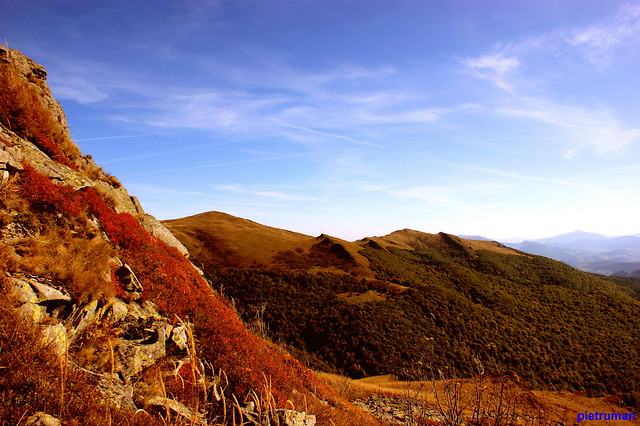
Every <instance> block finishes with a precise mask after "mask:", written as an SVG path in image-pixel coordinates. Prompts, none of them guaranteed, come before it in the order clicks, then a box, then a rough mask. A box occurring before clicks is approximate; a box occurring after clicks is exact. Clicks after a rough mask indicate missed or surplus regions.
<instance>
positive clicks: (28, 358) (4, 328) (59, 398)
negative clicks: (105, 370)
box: [0, 288, 158, 426]
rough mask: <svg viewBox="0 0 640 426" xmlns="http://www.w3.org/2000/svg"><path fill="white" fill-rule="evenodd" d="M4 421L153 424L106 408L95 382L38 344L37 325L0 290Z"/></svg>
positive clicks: (1, 416) (142, 416) (144, 417)
mask: <svg viewBox="0 0 640 426" xmlns="http://www.w3.org/2000/svg"><path fill="white" fill-rule="evenodd" d="M0 371H1V373H0V419H2V420H3V421H4V422H6V423H7V424H20V423H21V422H24V421H25V420H26V418H28V417H29V416H30V415H32V414H34V413H35V412H37V411H44V412H46V413H48V414H51V415H54V416H56V417H58V418H59V419H60V420H61V421H62V422H63V424H65V425H104V424H119V425H140V426H142V425H154V424H158V422H156V421H154V419H152V418H151V417H149V416H148V415H146V414H145V413H136V414H135V415H132V413H126V412H124V411H122V410H119V409H117V408H114V407H109V406H107V405H104V403H103V402H102V400H101V396H100V395H99V394H98V392H97V390H96V387H95V383H94V379H93V378H92V377H91V376H89V375H87V374H86V373H84V372H82V371H80V370H78V369H76V368H72V367H71V366H70V365H69V364H67V362H66V360H65V359H60V358H58V357H57V356H56V355H55V354H54V353H53V352H52V351H51V350H50V348H48V347H47V346H43V345H42V343H41V340H40V332H39V330H38V329H37V327H36V326H34V325H33V324H32V323H30V322H29V321H27V320H25V319H24V318H22V317H20V316H19V315H18V314H17V313H16V310H15V302H14V301H13V299H12V298H11V297H10V295H9V294H8V293H7V292H6V289H3V288H2V289H0Z"/></svg>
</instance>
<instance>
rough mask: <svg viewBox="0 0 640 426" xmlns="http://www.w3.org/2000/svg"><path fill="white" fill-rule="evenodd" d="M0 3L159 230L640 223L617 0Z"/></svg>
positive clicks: (630, 63)
mask: <svg viewBox="0 0 640 426" xmlns="http://www.w3.org/2000/svg"><path fill="white" fill-rule="evenodd" d="M0 4H1V5H2V9H3V13H2V16H0V39H2V40H4V41H5V44H8V46H9V47H10V48H15V49H19V50H20V51H22V52H23V53H24V54H26V55H27V56H29V57H31V58H33V59H34V60H35V61H36V62H38V63H40V64H42V65H43V66H44V67H45V68H46V69H47V71H48V73H49V74H48V83H49V84H50V86H51V88H52V91H53V93H54V96H55V97H56V99H58V100H59V101H60V102H61V103H62V105H63V108H64V110H65V112H66V114H67V117H68V120H69V125H70V130H71V134H72V137H73V138H74V140H75V141H76V142H77V143H78V145H79V146H80V147H81V149H82V151H83V153H85V154H91V155H92V156H93V157H94V159H95V160H96V161H97V162H98V163H99V164H100V165H102V166H103V167H104V168H105V169H106V170H107V171H108V172H110V173H112V174H114V175H115V176H117V177H118V178H119V179H120V180H121V181H122V182H123V184H124V185H125V186H126V188H127V189H128V190H129V191H130V193H131V194H132V195H135V196H137V197H139V199H140V201H141V203H142V205H143V207H144V208H145V209H146V210H147V211H148V212H149V213H151V214H153V215H155V216H156V217H158V218H160V219H173V218H179V217H184V216H189V215H193V214H197V213H201V212H205V211H210V210H216V211H223V212H226V213H229V214H232V215H235V216H240V217H244V218H247V219H250V220H254V221H256V222H260V223H263V224H266V225H269V226H275V227H279V228H284V229H289V230H292V231H297V232H301V233H305V234H308V235H319V234H320V233H325V234H330V235H333V236H335V237H339V238H342V239H346V240H355V239H359V238H363V237H364V236H373V235H384V234H388V233H390V232H393V231H395V230H398V229H403V228H411V229H416V230H419V231H423V232H428V233H437V232H440V231H442V232H447V233H451V234H456V235H459V234H465V235H479V236H484V237H487V238H493V239H498V240H504V239H509V238H513V237H514V236H520V235H524V236H526V237H527V239H536V238H543V237H549V236H554V235H558V234H564V233H568V232H572V231H575V230H576V229H583V230H585V231H588V232H595V233H600V234H604V235H610V236H613V235H633V234H638V233H639V232H640V225H638V222H637V218H638V217H640V198H639V197H638V196H637V188H639V187H640V161H639V160H640V145H639V142H640V77H639V76H638V73H637V70H638V69H639V68H640V49H639V44H640V5H638V4H637V3H635V2H630V1H609V0H606V1H605V0H586V1H584V0H583V1H577V0H564V1H557V0H554V1H551V0H544V1H522V2H512V1H506V0H498V1H492V2H478V1H475V0H461V1H458V2H449V1H441V0H437V1H436V0H431V1H425V2H416V1H411V0H401V1H391V0H371V1H366V2H365V1H361V0H346V1H339V2H338V1H334V0H328V1H325V2H317V1H311V0H309V1H297V2H292V1H285V0H280V1H266V0H265V1H260V0H254V1H248V0H240V1H238V0H236V1H225V0H206V1H204V0H203V1H196V0H175V1H168V0H160V1H157V2H153V3H152V4H151V3H147V2H129V1H128V0H127V1H124V0H114V1H110V2H106V3H100V4H91V3H90V2H85V1H81V0H64V1H63V0H34V1H30V2H14V1H3V0H0Z"/></svg>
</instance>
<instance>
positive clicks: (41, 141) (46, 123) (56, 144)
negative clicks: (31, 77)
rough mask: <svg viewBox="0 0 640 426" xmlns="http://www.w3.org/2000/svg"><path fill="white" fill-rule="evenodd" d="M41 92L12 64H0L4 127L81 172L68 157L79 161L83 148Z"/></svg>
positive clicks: (0, 106)
mask: <svg viewBox="0 0 640 426" xmlns="http://www.w3.org/2000/svg"><path fill="white" fill-rule="evenodd" d="M37 90H38V89H37V86H36V85H35V84H33V83H30V82H29V81H28V80H26V79H25V78H22V77H21V76H20V73H19V71H18V70H16V69H15V68H14V67H13V66H12V65H11V64H0V123H2V124H3V125H4V126H6V127H7V128H9V129H11V131H13V132H15V133H16V134H17V135H19V136H20V137H22V138H24V139H26V140H28V141H31V142H32V143H33V144H35V145H36V146H37V147H38V148H40V149H41V150H42V151H43V152H44V153H45V154H47V155H48V156H49V157H51V159H53V160H54V161H57V162H58V163H61V164H64V165H66V166H69V167H71V168H74V169H77V167H76V166H75V165H74V164H73V163H71V161H70V160H69V157H68V155H70V156H72V157H78V156H79V155H80V150H79V148H78V147H77V146H76V145H75V144H74V143H73V142H72V141H71V140H70V139H69V136H68V134H67V133H66V130H65V129H64V128H63V127H62V125H61V124H60V123H58V122H57V121H56V119H55V118H54V116H53V115H52V113H51V111H50V110H49V109H48V107H47V106H46V105H45V104H43V102H42V100H41V98H40V95H39V94H38V92H37ZM65 151H66V153H65Z"/></svg>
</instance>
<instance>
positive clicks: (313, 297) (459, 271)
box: [169, 218, 640, 409]
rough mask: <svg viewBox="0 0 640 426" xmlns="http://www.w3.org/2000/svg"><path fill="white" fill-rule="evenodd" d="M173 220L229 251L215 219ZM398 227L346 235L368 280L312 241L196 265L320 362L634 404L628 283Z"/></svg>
mask: <svg viewBox="0 0 640 426" xmlns="http://www.w3.org/2000/svg"><path fill="white" fill-rule="evenodd" d="M201 222H202V221H201ZM183 223H184V225H181V224H180V221H171V223H170V224H169V225H170V227H171V229H175V230H177V231H178V232H177V233H176V235H178V236H180V238H182V239H183V240H184V241H189V240H188V238H185V237H184V235H187V234H189V235H191V236H192V237H195V238H198V241H203V243H202V246H201V247H200V249H201V250H202V249H203V247H209V246H210V245H214V244H217V245H218V247H217V249H216V250H217V251H223V250H226V249H225V247H233V246H234V240H232V239H231V238H232V237H230V236H229V237H225V234H224V233H223V232H221V231H220V229H221V227H216V228H215V229H216V234H215V235H216V239H207V238H206V234H207V232H206V229H205V227H204V226H203V225H202V223H200V224H199V225H198V226H197V227H194V228H193V229H192V230H189V228H188V226H187V225H186V224H188V223H189V218H186V219H185V220H184V222H183ZM269 232H271V231H269ZM228 235H232V233H229V234H228ZM407 235H409V234H407ZM407 235H405V236H404V237H403V238H404V240H403V239H402V238H400V237H399V236H397V235H396V236H393V237H389V238H387V239H385V238H378V239H369V240H366V241H362V242H360V244H361V245H360V254H361V255H363V256H364V257H365V258H366V261H367V267H368V268H369V269H370V271H372V272H373V275H374V277H373V278H371V277H370V276H369V275H368V274H362V273H360V272H358V271H360V270H362V268H360V269H358V268H356V267H354V265H353V258H352V259H349V258H348V257H347V256H346V255H344V253H345V252H346V249H344V250H342V251H340V250H333V252H332V251H331V250H326V248H327V247H328V245H326V244H321V243H322V241H324V240H323V239H321V238H318V239H316V241H319V242H318V243H317V245H316V246H314V247H311V248H310V249H309V248H301V249H300V250H295V249H293V250H291V249H286V250H283V251H281V252H280V253H277V251H276V253H275V254H274V255H273V262H272V263H271V264H270V265H263V266H254V267H246V266H245V267H238V266H237V265H238V264H244V265H248V264H249V262H246V261H245V262H243V261H242V260H239V259H241V258H242V256H243V252H241V251H236V252H233V253H229V254H228V255H227V257H228V258H234V259H235V260H234V262H233V263H230V264H226V263H225V261H224V259H225V258H221V257H217V258H215V259H213V258H211V257H206V254H203V255H202V257H197V258H196V261H200V262H201V264H202V265H203V266H204V270H205V273H206V274H207V276H208V277H209V279H210V280H212V281H213V282H215V283H216V285H218V286H221V287H223V289H224V292H225V294H226V295H227V296H228V297H231V298H233V299H234V300H235V301H236V304H237V306H238V309H239V310H240V312H241V314H242V317H243V318H244V319H245V321H247V322H252V321H255V320H256V317H259V318H260V320H261V321H263V322H264V324H265V325H266V327H264V328H265V329H266V330H268V333H269V334H270V336H271V338H272V339H274V340H275V341H278V342H281V344H283V345H286V346H287V348H289V350H290V351H291V352H292V353H294V354H295V355H296V356H297V357H298V359H300V360H302V361H303V362H305V363H307V364H308V365H310V366H312V367H314V368H316V369H319V370H322V371H327V372H333V373H339V374H343V375H347V376H349V377H353V378H361V377H367V376H375V375H381V374H390V373H391V374H394V375H396V376H397V377H400V378H404V379H416V378H417V377H424V376H426V375H428V374H429V372H430V371H431V370H432V369H433V370H442V371H449V372H454V374H455V376H456V377H467V378H470V377H473V376H474V375H475V374H477V360H479V361H481V362H482V363H483V365H485V366H486V368H487V371H489V372H492V373H494V374H499V373H500V372H504V371H513V372H515V373H516V374H517V375H518V376H519V377H520V378H522V379H523V381H524V382H525V383H527V386H529V387H531V388H534V389H548V390H556V391H573V392H584V393H585V394H586V395H589V396H592V397H596V396H603V395H607V394H615V395H619V396H621V397H623V398H624V400H625V402H626V404H627V405H629V406H635V407H638V404H639V402H640V387H639V383H640V369H638V366H637V363H636V361H635V360H637V359H638V358H639V357H640V352H639V351H640V340H639V339H640V335H639V334H638V330H640V301H639V300H640V299H639V298H638V293H637V288H638V285H637V282H636V281H633V280H630V279H626V280H620V279H614V278H606V277H601V276H596V275H593V274H589V273H585V272H581V271H577V270H575V269H573V268H571V267H569V266H567V265H564V264H562V263H559V262H556V261H553V260H550V259H546V258H543V257H538V256H531V255H526V254H523V253H518V252H515V251H513V250H510V249H506V248H503V247H500V246H498V245H495V243H494V245H493V246H491V245H489V243H486V244H484V245H482V244H480V243H479V242H478V243H475V242H465V241H464V240H460V239H457V237H453V236H446V235H427V234H420V233H416V234H415V235H412V236H411V235H409V236H410V237H411V238H409V237H408V236H407ZM392 240H393V241H392ZM300 241H301V244H302V242H304V240H303V239H301V240H300ZM192 244H193V242H192ZM343 246H344V247H346V246H347V245H346V244H344V245H343ZM476 246H477V247H476ZM274 247H275V246H273V247H270V250H274ZM301 247H302V246H301ZM344 247H343V248H344ZM338 254H340V255H338ZM212 259H213V260H215V262H214V261H212ZM331 265H333V269H332V268H331V267H330V266H331ZM620 284H622V285H620ZM371 295H375V297H371ZM354 301H356V302H354ZM620 324H625V326H623V327H621V326H620ZM636 409H637V408H636Z"/></svg>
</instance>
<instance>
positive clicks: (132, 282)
mask: <svg viewBox="0 0 640 426" xmlns="http://www.w3.org/2000/svg"><path fill="white" fill-rule="evenodd" d="M116 278H117V279H118V281H120V283H121V284H122V287H123V288H124V290H125V291H127V292H130V293H133V292H141V291H142V290H143V288H142V284H140V281H139V280H138V277H136V274H134V273H133V270H132V269H131V267H130V266H129V265H127V264H126V263H125V264H124V265H122V266H121V267H119V268H118V269H117V270H116Z"/></svg>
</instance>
